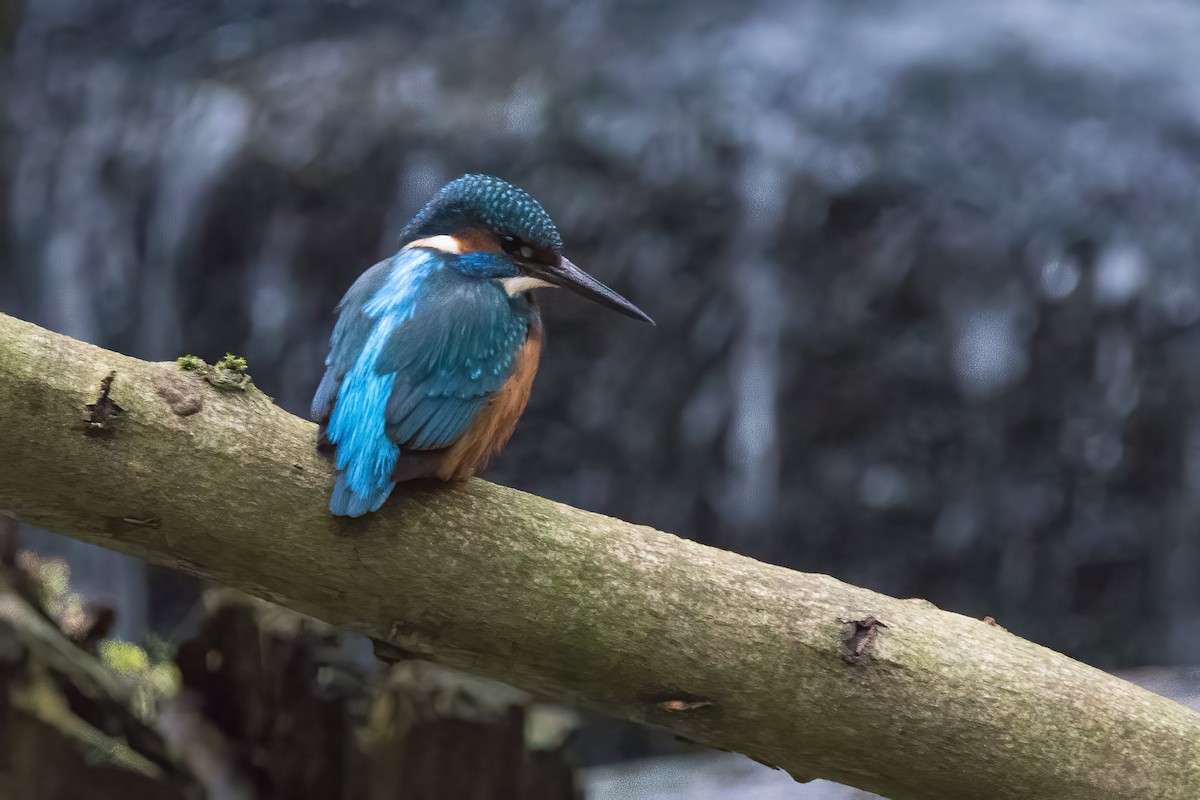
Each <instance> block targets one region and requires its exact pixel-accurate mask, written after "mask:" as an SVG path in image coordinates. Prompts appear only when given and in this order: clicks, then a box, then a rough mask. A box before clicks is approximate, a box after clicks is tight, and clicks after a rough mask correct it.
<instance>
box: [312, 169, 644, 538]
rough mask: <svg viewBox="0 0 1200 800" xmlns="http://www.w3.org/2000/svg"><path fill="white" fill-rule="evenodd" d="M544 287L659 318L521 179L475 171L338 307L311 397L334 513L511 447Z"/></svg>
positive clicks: (537, 339)
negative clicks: (331, 468) (569, 248)
mask: <svg viewBox="0 0 1200 800" xmlns="http://www.w3.org/2000/svg"><path fill="white" fill-rule="evenodd" d="M543 287H564V288H567V289H570V290H571V291H573V292H575V293H577V294H579V295H582V296H583V297H585V298H587V299H589V300H592V301H594V302H596V303H599V304H600V305H603V306H606V307H608V308H611V309H613V310H615V311H618V312H620V313H622V314H624V315H626V316H629V317H633V318H634V319H640V320H644V321H646V322H650V323H651V324H653V321H652V320H651V319H650V317H648V316H646V314H645V313H644V312H642V311H641V310H640V309H639V308H638V307H637V306H635V305H634V304H633V303H631V302H629V301H628V300H626V299H625V298H624V297H622V296H621V295H619V294H617V293H616V292H614V291H613V290H612V289H610V288H608V287H607V286H605V285H604V284H602V283H600V282H599V281H598V280H596V279H595V278H593V277H591V276H590V275H588V274H587V273H586V272H584V271H583V270H581V269H580V268H579V267H577V266H575V265H574V264H572V263H571V262H570V261H569V260H567V259H566V258H565V257H564V256H563V243H562V238H561V237H560V236H559V233H558V229H557V228H556V227H555V225H554V222H553V221H552V220H551V219H550V215H549V214H547V213H546V211H545V209H543V208H542V206H541V204H540V203H538V201H537V200H535V199H534V198H533V197H532V196H530V195H529V194H528V193H527V192H525V191H524V190H522V189H519V188H517V187H516V186H513V185H512V184H511V183H508V182H506V181H503V180H501V179H499V178H494V177H491V176H488V175H464V176H463V177H461V178H458V179H457V180H454V181H452V182H450V183H448V184H447V185H446V186H444V187H442V189H441V190H440V191H438V192H437V194H436V195H434V197H433V199H432V200H430V201H429V203H428V204H427V205H426V206H425V207H424V208H423V209H422V210H421V211H420V212H419V213H418V214H417V215H416V216H415V217H413V219H412V221H411V222H409V223H408V225H407V226H405V228H404V230H403V231H401V234H400V249H399V250H398V251H397V252H396V254H395V255H393V256H391V257H390V258H387V259H385V260H383V261H381V262H379V263H378V264H376V265H375V266H373V267H371V268H370V269H368V270H367V271H366V272H364V273H363V274H362V275H361V276H359V278H358V280H356V281H355V282H354V284H353V285H352V286H351V287H350V289H349V291H347V292H346V295H345V296H344V297H343V298H342V300H341V302H340V303H339V304H338V306H337V315H338V317H337V322H336V324H335V325H334V329H333V334H332V336H331V337H330V340H329V355H328V356H327V357H326V359H325V368H326V370H325V376H324V377H323V378H322V379H321V383H320V385H319V386H318V388H317V392H316V395H315V396H314V397H313V403H312V417H313V420H314V421H315V422H317V423H318V424H319V426H320V432H319V434H318V446H319V447H320V448H321V449H322V450H325V451H330V450H332V452H333V454H334V460H335V465H336V473H337V474H336V478H335V481H334V487H333V494H332V497H331V499H330V502H329V509H330V511H331V512H333V514H335V515H337V516H346V517H361V516H363V515H364V514H368V513H371V512H374V511H377V510H378V509H379V508H380V506H382V505H383V503H384V501H386V500H387V499H388V497H389V496H390V495H391V493H392V490H393V489H395V487H396V484H397V483H402V482H404V481H410V480H415V479H419V478H436V479H440V480H443V481H463V480H466V479H468V478H470V477H471V476H472V475H474V474H475V473H477V472H478V471H479V470H481V469H482V468H483V467H484V466H486V464H487V462H488V461H489V460H490V459H491V458H492V457H493V456H494V455H495V454H496V453H497V452H499V450H500V448H501V447H503V446H504V444H505V443H506V442H507V441H508V439H509V437H510V436H511V435H512V432H513V429H514V428H515V427H516V424H517V420H518V418H520V416H521V413H522V412H523V411H524V410H525V404H526V403H527V402H528V400H529V393H530V389H531V387H532V385H533V377H534V374H535V373H536V372H537V368H538V360H539V358H540V356H541V351H542V340H543V329H542V321H541V315H540V313H539V311H538V306H537V303H536V301H535V300H534V297H533V295H532V293H531V292H532V290H534V289H540V288H543Z"/></svg>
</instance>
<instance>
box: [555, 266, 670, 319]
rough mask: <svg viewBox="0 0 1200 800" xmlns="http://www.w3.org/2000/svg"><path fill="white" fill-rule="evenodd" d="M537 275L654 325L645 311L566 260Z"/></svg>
mask: <svg viewBox="0 0 1200 800" xmlns="http://www.w3.org/2000/svg"><path fill="white" fill-rule="evenodd" d="M536 274H537V277H539V278H541V279H542V280H544V281H546V283H552V284H554V285H555V286H561V287H563V288H564V289H570V290H571V291H572V292H575V294H577V295H580V296H582V297H586V298H587V299H588V300H591V301H593V302H595V303H599V304H600V305H602V306H604V307H606V308H611V309H612V310H613V311H616V312H618V313H621V314H624V315H625V316H627V317H632V318H634V319H640V320H642V321H643V322H649V323H650V324H651V325H653V324H654V320H652V319H650V317H648V316H646V312H645V311H642V310H641V309H640V308H638V307H637V306H635V305H634V304H633V303H631V302H629V301H628V300H626V299H625V298H624V297H621V295H619V294H617V293H616V292H614V291H613V290H612V289H610V288H608V287H607V286H605V285H604V284H603V283H601V282H600V281H598V280H596V279H595V278H593V277H592V276H591V275H588V274H587V273H586V272H584V271H583V270H581V269H580V268H579V267H577V266H575V265H574V264H572V263H571V262H570V261H568V260H567V259H565V258H564V259H562V260H561V261H560V262H559V263H558V265H557V266H553V267H550V266H541V267H540V268H539V269H538V270H537V273H536Z"/></svg>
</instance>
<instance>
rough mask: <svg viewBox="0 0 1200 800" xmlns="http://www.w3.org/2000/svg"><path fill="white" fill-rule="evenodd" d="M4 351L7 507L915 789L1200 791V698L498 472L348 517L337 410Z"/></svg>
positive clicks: (530, 685)
mask: <svg viewBox="0 0 1200 800" xmlns="http://www.w3.org/2000/svg"><path fill="white" fill-rule="evenodd" d="M0 363H3V364H4V365H5V369H4V372H3V373H0V409H2V410H3V414H4V417H3V419H0V426H2V427H3V429H4V430H5V431H6V436H4V437H3V438H2V439H0V463H6V464H21V465H22V469H20V470H9V471H7V472H6V473H5V474H4V475H3V477H2V478H0V507H8V508H11V509H13V510H14V511H15V512H17V513H18V514H20V515H21V516H22V518H24V519H27V520H28V521H30V522H33V523H34V524H38V525H42V526H44V527H46V528H48V529H50V530H56V531H61V532H63V533H67V534H69V535H71V536H74V537H77V538H80V539H83V540H85V541H89V542H94V543H98V544H103V545H104V546H107V547H112V548H114V549H117V550H121V551H123V552H127V553H130V554H135V555H139V556H142V557H145V558H147V559H150V560H152V561H154V562H155V563H159V564H163V565H169V566H172V567H175V568H177V569H180V570H183V571H185V572H189V573H191V574H194V575H199V576H204V577H207V578H210V579H212V580H215V581H218V582H221V583H224V584H227V585H229V586H233V587H236V588H240V589H243V590H245V591H247V592H250V593H252V594H255V595H258V596H260V597H263V598H265V599H269V600H272V601H275V602H277V603H280V604H283V605H286V606H288V607H290V608H292V609H294V610H296V611H299V612H302V613H306V614H312V615H314V616H317V617H319V618H321V619H323V620H325V621H327V622H329V623H331V624H334V625H338V626H340V627H343V628H346V629H348V630H351V631H355V632H360V633H364V634H367V635H369V636H372V637H374V638H375V639H376V640H377V641H379V647H380V648H381V652H386V653H390V654H394V655H400V656H417V657H421V658H428V659H430V660H433V661H436V662H440V663H442V664H446V665H449V666H453V667H457V668H460V669H465V670H467V671H470V672H473V673H477V674H481V675H485V676H487V677H490V678H494V679H498V680H503V681H505V682H507V683H510V684H512V685H514V686H519V687H521V688H523V689H526V690H528V691H531V692H535V693H537V694H538V695H541V696H547V697H553V698H555V699H557V700H562V701H567V702H571V703H576V704H581V705H584V706H587V707H590V708H593V709H596V710H602V711H606V712H608V713H612V714H615V715H619V716H623V717H626V718H628V719H633V720H636V721H639V722H643V723H647V724H651V725H656V726H661V727H664V728H667V729H669V730H672V731H674V732H676V733H677V734H679V735H681V736H684V737H686V738H688V739H691V740H693V741H696V742H700V743H704V744H709V745H712V746H716V747H720V748H723V749H729V750H736V751H739V752H744V753H747V754H749V755H751V756H753V757H754V758H756V759H758V760H761V761H764V762H766V763H769V764H772V765H777V766H780V767H782V768H784V769H786V770H788V771H789V772H790V773H791V774H792V775H793V776H796V777H797V778H798V779H801V780H809V779H812V778H814V777H828V778H832V779H835V780H837V781H839V782H842V783H847V784H849V785H853V786H858V787H861V788H864V789H868V790H871V791H876V792H879V793H882V794H885V795H887V796H889V797H892V798H895V800H904V799H905V798H916V797H930V796H934V797H957V798H985V797H986V798H991V799H993V800H1004V799H1005V798H1028V797H1031V796H1054V797H1057V798H1061V800H1075V799H1076V798H1078V800H1085V799H1086V800H1106V799H1107V798H1113V799H1114V800H1116V798H1128V797H1139V796H1147V795H1149V794H1153V795H1154V796H1156V797H1159V798H1163V800H1171V799H1173V798H1179V800H1192V798H1194V797H1195V796H1196V794H1197V793H1198V792H1200V715H1197V714H1196V713H1194V712H1192V711H1190V710H1188V709H1185V708H1183V707H1182V706H1179V705H1176V704H1174V703H1172V702H1170V701H1168V700H1165V699H1163V698H1161V697H1158V696H1155V695H1152V694H1150V693H1148V692H1145V691H1144V690H1142V689H1139V688H1137V687H1135V686H1133V685H1132V684H1127V683H1124V682H1122V681H1120V680H1118V679H1116V678H1113V677H1111V676H1109V675H1106V674H1104V673H1101V672H1099V671H1096V670H1093V669H1091V668H1088V667H1085V666H1084V665H1082V664H1079V663H1076V662H1073V661H1071V660H1069V659H1067V658H1065V657H1064V656H1061V655H1059V654H1056V653H1053V652H1051V651H1049V650H1046V649H1044V648H1041V647H1038V646H1036V645H1033V644H1031V643H1029V642H1026V641H1024V640H1021V639H1019V638H1017V637H1015V636H1012V635H1010V634H1008V633H1007V632H1005V631H1003V629H1001V628H999V627H997V626H995V625H989V624H985V623H984V622H979V621H976V620H971V619H968V618H966V617H962V616H959V615H956V614H951V613H947V612H943V611H940V610H938V609H936V608H934V607H933V606H932V605H930V604H928V603H925V602H923V601H916V600H895V599H893V598H890V597H886V596H883V595H878V594H875V593H873V592H869V591H866V590H864V589H859V588H856V587H853V586H849V585H847V584H843V583H840V582H838V581H835V580H833V579H832V578H829V577H827V576H823V575H811V574H802V573H797V572H791V571H789V570H785V569H781V568H778V567H773V566H770V565H766V564H761V563H758V562H755V561H752V560H750V559H746V558H743V557H741V556H737V555H734V554H732V553H726V552H722V551H719V550H715V549H713V548H709V547H705V546H703V545H699V544H696V543H693V542H687V541H684V540H681V539H677V538H676V537H673V536H670V535H667V534H662V533H658V532H656V531H653V530H651V529H648V528H641V527H636V526H632V525H628V524H626V523H622V522H619V521H617V520H613V519H610V518H607V517H601V516H599V515H595V514H589V513H587V512H583V511H579V510H576V509H572V508H570V507H568V506H564V505H561V504H556V503H552V502H550V501H546V500H542V499H540V498H537V497H533V496H530V495H525V494H522V493H519V492H515V491H512V490H508V489H504V488H502V487H497V486H494V485H491V484H488V483H485V482H483V481H478V480H476V481H471V482H469V483H467V484H464V485H463V486H461V487H459V488H454V489H447V488H425V489H421V488H416V487H406V491H405V492H404V493H403V494H402V495H401V496H400V497H397V498H396V500H395V501H394V502H392V503H390V504H389V507H388V508H387V509H386V510H385V512H383V513H380V514H376V515H372V516H371V517H369V518H367V519H364V520H359V521H347V520H344V519H337V518H333V517H331V516H330V515H329V514H328V513H327V509H326V498H327V492H328V481H329V469H328V465H327V463H326V462H325V461H323V460H322V459H321V458H320V457H319V456H318V454H317V453H316V451H315V447H314V436H315V427H314V426H313V425H312V424H311V423H308V422H306V421H303V420H300V419H298V418H296V417H293V416H291V415H289V414H287V413H286V412H284V411H282V410H281V409H279V408H278V407H276V406H275V405H273V404H272V403H271V402H270V400H269V399H268V398H266V397H265V396H264V395H263V394H262V393H261V392H259V391H258V390H257V389H255V388H254V387H253V385H252V384H250V383H249V382H248V381H244V380H243V381H241V382H239V383H237V384H230V383H229V382H226V381H222V380H220V376H219V375H216V376H214V375H211V374H209V375H208V376H207V378H206V377H202V376H201V375H200V374H198V373H196V372H194V371H193V372H185V371H182V370H181V369H180V368H179V366H178V365H176V364H174V363H147V362H143V361H138V360H136V359H132V358H128V357H126V356H122V355H119V354H117V353H112V352H109V351H105V350H102V349H100V348H97V347H94V346H91V345H87V344H83V343H80V342H77V341H74V340H72V339H70V338H68V337H65V336H61V335H58V334H53V333H51V332H49V331H45V330H43V329H40V328H37V327H36V326H33V325H30V324H28V323H24V322H21V321H19V320H16V319H13V318H11V317H7V316H3V315H0ZM214 384H220V385H223V387H224V388H218V386H217V385H214ZM205 652H206V653H207V651H205ZM206 658H207V655H206V656H205V657H204V658H201V657H199V656H197V657H196V658H195V659H192V661H193V662H194V663H196V664H201V663H206V662H205V659H206ZM193 669H195V670H196V671H197V672H198V673H200V674H203V672H204V669H203V668H201V667H194V668H193ZM184 672H185V676H186V674H187V673H188V667H187V666H186V662H185V666H184ZM282 672H283V674H284V675H285V676H286V674H287V670H286V669H285V670H282ZM273 674H274V673H273ZM285 680H286V679H285ZM320 722H321V720H320V716H319V715H318V717H316V718H314V722H313V724H320ZM297 727H301V728H307V727H311V726H310V725H300V726H297ZM336 738H337V737H335V739H336ZM339 741H340V739H339ZM296 766H297V768H299V767H300V766H302V765H299V764H298V765H296ZM288 774H289V775H292V773H291V772H289V773H288Z"/></svg>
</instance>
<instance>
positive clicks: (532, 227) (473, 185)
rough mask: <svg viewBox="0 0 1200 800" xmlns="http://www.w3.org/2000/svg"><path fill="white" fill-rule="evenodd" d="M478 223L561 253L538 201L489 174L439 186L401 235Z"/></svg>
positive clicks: (406, 236) (554, 230)
mask: <svg viewBox="0 0 1200 800" xmlns="http://www.w3.org/2000/svg"><path fill="white" fill-rule="evenodd" d="M479 225H482V226H483V227H485V228H486V229H488V230H490V231H491V232H492V233H495V234H497V235H499V236H504V235H511V236H515V237H517V238H518V239H521V240H522V241H524V242H526V243H528V244H529V245H531V246H533V247H535V248H539V249H543V250H549V251H551V252H553V253H556V254H560V255H561V253H562V238H561V237H560V236H559V234H558V228H556V227H555V226H554V221H553V220H551V219H550V215H549V214H547V213H546V210H545V209H544V208H542V204H541V203H539V202H538V201H537V200H535V199H533V196H532V195H530V194H529V193H528V192H526V191H525V190H524V189H520V188H518V187H516V186H513V185H512V184H511V183H509V182H508V181H505V180H501V179H500V178H494V177H492V176H490V175H463V176H462V177H461V178H458V179H456V180H453V181H451V182H450V183H448V184H446V185H445V186H443V187H442V188H441V190H440V191H439V192H438V193H437V194H436V195H435V196H434V198H433V199H432V200H430V201H429V203H428V204H427V205H426V206H425V208H423V209H421V211H420V213H418V214H417V216H416V217H414V218H413V220H412V222H410V223H409V224H408V226H407V227H406V228H405V229H404V233H403V234H402V235H401V238H402V239H415V238H419V237H421V236H427V235H430V234H437V233H444V232H448V231H452V230H455V229H456V228H461V227H471V226H479Z"/></svg>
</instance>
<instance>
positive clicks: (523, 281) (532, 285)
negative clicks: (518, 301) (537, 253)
mask: <svg viewBox="0 0 1200 800" xmlns="http://www.w3.org/2000/svg"><path fill="white" fill-rule="evenodd" d="M498 280H499V281H500V285H501V286H503V287H504V291H506V292H508V296H509V297H516V296H517V295H519V294H520V293H521V292H528V291H529V290H530V289H541V288H542V287H544V286H554V284H553V283H547V282H546V281H544V280H542V279H541V278H535V277H533V276H532V275H518V276H517V277H515V278H499V279H498Z"/></svg>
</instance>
